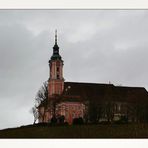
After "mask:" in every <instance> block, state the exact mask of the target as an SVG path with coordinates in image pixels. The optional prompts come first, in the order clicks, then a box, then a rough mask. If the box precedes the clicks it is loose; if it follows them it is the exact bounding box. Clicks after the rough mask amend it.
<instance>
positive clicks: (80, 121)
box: [73, 117, 84, 125]
mask: <svg viewBox="0 0 148 148" xmlns="http://www.w3.org/2000/svg"><path fill="white" fill-rule="evenodd" d="M73 124H74V125H81V124H84V121H83V118H82V117H79V118H74V119H73Z"/></svg>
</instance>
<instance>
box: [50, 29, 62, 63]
mask: <svg viewBox="0 0 148 148" xmlns="http://www.w3.org/2000/svg"><path fill="white" fill-rule="evenodd" d="M55 59H60V60H61V56H60V54H59V46H58V43H57V30H55V44H54V46H53V55H52V56H51V60H55Z"/></svg>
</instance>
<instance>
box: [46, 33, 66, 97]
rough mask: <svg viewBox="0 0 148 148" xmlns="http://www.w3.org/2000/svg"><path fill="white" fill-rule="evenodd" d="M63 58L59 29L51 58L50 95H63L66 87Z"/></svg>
mask: <svg viewBox="0 0 148 148" xmlns="http://www.w3.org/2000/svg"><path fill="white" fill-rule="evenodd" d="M63 65H64V64H63V60H62V57H61V56H60V54H59V46H58V44H57V30H56V31H55V44H54V46H53V54H52V56H51V58H50V60H49V69H50V72H49V80H48V94H49V97H50V96H53V95H61V94H62V92H63V89H64V78H63Z"/></svg>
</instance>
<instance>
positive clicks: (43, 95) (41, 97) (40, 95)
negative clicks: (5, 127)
mask: <svg viewBox="0 0 148 148" xmlns="http://www.w3.org/2000/svg"><path fill="white" fill-rule="evenodd" d="M45 100H47V101H48V82H47V81H45V82H44V83H43V85H42V87H41V88H40V89H39V91H38V92H37V95H36V97H35V101H36V106H39V105H40V104H41V103H42V102H43V101H45Z"/></svg>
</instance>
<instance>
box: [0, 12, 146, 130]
mask: <svg viewBox="0 0 148 148" xmlns="http://www.w3.org/2000/svg"><path fill="white" fill-rule="evenodd" d="M55 29H57V30H58V45H59V47H60V54H61V55H62V57H63V60H64V78H65V80H66V81H74V82H78V81H79V82H93V83H109V81H110V82H111V83H113V84H114V85H123V86H142V87H145V88H146V89H148V64H147V63H148V10H146V11H144V10H0V101H1V103H0V109H1V111H0V129H2V128H7V127H16V126H20V125H26V124H32V122H33V115H32V114H31V113H30V112H29V111H30V109H31V107H32V106H33V105H34V102H35V101H34V98H35V95H36V93H37V91H38V89H39V88H40V87H41V85H42V83H43V82H44V81H46V80H47V79H48V77H49V67H48V60H49V59H50V57H51V54H52V47H53V45H54V30H55Z"/></svg>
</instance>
